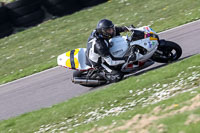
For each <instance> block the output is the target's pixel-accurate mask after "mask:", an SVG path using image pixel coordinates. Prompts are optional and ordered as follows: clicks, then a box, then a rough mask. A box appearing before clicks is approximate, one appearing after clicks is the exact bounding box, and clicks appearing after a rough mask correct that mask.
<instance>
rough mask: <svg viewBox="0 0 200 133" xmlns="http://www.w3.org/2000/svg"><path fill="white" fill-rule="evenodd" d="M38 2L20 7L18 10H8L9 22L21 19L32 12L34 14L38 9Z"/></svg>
mask: <svg viewBox="0 0 200 133" xmlns="http://www.w3.org/2000/svg"><path fill="white" fill-rule="evenodd" d="M40 6H41V5H40V2H39V1H35V2H32V3H30V4H28V5H26V6H20V7H18V8H9V7H8V9H9V17H10V19H11V20H15V19H17V18H18V17H22V16H25V15H27V14H30V13H32V12H35V11H37V10H39V9H40Z"/></svg>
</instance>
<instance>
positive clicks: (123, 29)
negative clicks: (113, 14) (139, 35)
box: [115, 26, 128, 34]
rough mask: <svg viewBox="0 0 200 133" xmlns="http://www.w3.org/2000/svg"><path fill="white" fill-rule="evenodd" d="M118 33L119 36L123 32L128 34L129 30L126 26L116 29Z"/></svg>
mask: <svg viewBox="0 0 200 133" xmlns="http://www.w3.org/2000/svg"><path fill="white" fill-rule="evenodd" d="M115 30H116V33H117V34H119V33H121V32H127V31H128V29H127V28H126V27H125V26H121V27H117V26H116V27H115Z"/></svg>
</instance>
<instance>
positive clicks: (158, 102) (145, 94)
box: [0, 55, 200, 133]
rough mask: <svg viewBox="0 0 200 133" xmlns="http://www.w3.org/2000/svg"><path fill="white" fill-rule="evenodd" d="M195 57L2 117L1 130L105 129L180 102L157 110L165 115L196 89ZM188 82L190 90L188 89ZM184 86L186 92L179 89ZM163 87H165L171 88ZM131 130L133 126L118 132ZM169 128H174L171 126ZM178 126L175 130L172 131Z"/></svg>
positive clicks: (198, 65) (198, 67)
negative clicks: (29, 110)
mask: <svg viewBox="0 0 200 133" xmlns="http://www.w3.org/2000/svg"><path fill="white" fill-rule="evenodd" d="M199 58H200V55H196V56H194V57H190V58H189V59H185V60H182V61H180V62H177V63H174V64H171V65H168V66H165V67H163V68H161V69H157V70H153V71H150V72H147V73H145V74H142V75H140V76H133V77H130V78H128V79H126V80H123V81H121V82H119V83H115V84H111V85H109V86H107V87H106V88H102V89H100V90H96V91H93V92H90V93H88V94H84V95H82V96H80V97H76V98H72V99H70V100H68V101H66V102H64V103H60V104H58V105H54V106H52V107H50V108H45V109H41V110H39V111H34V112H31V113H26V114H24V115H21V116H18V117H16V118H11V119H9V120H5V121H1V122H0V132H2V133H7V132H9V131H10V132H13V133H21V132H26V133H29V132H30V133H32V132H36V131H37V133H39V130H41V131H42V130H43V131H45V132H52V131H53V130H55V131H56V132H60V131H64V132H72V133H74V132H79V133H80V132H84V131H89V130H91V129H93V128H94V127H96V129H103V128H104V127H108V129H109V130H112V129H115V128H116V127H119V126H122V125H124V124H125V123H126V122H127V121H128V120H130V119H131V118H132V117H134V116H135V115H137V114H141V115H143V114H148V115H150V116H151V115H152V113H151V112H152V110H153V109H154V108H155V107H157V106H160V107H161V108H162V110H164V109H166V108H167V107H169V106H171V105H173V104H178V106H177V107H175V108H172V109H171V110H168V111H165V112H164V111H163V112H160V113H159V114H158V116H160V115H164V114H166V113H169V112H170V111H173V110H176V109H180V108H182V107H184V106H186V105H190V104H189V103H187V104H185V103H184V102H185V101H188V100H189V99H191V98H192V97H194V96H196V95H197V94H200V88H199V87H200V62H199ZM166 85H167V86H166ZM194 87H196V88H194ZM175 88H176V89H175ZM191 88H193V90H190V89H191ZM183 91H187V92H185V93H183ZM166 92H169V94H167V93H166ZM156 94H157V95H156ZM158 94H159V95H158ZM161 95H162V96H161ZM173 95H175V96H173ZM159 96H161V97H159ZM170 97H171V98H170ZM162 98H164V99H162ZM134 103H135V104H134ZM114 110H115V111H114ZM123 111H124V112H123ZM191 112H193V113H195V114H197V113H199V111H198V110H192V111H191ZM188 114H189V113H187V112H186V114H178V115H177V116H173V117H177V118H173V117H172V118H170V120H174V119H178V120H179V118H180V117H181V116H179V115H183V116H184V117H187V116H188ZM185 119H186V118H184V120H185ZM178 120H177V121H178ZM179 121H180V124H178V123H177V127H178V126H180V127H181V126H184V125H183V124H182V123H181V120H179ZM159 122H160V121H154V124H153V125H154V126H155V125H156V123H159ZM112 123H115V125H113V127H110V126H111V125H112ZM161 123H165V124H166V125H167V124H168V126H169V127H170V126H171V125H172V124H171V123H170V122H169V120H167V119H166V120H165V119H163V120H162V119H161ZM174 123H175V122H174ZM170 124H171V125H170ZM101 127H102V128H101ZM173 127H174V126H173ZM192 127H193V128H190V127H188V129H185V130H184V131H188V130H189V129H191V131H197V130H198V129H199V126H198V124H193V125H192ZM149 128H150V129H149V130H153V131H154V130H155V129H154V127H149ZM108 129H107V130H108ZM167 129H168V128H167ZM129 130H131V128H127V129H124V130H119V131H117V132H126V131H129ZM170 131H172V130H171V129H170ZM176 131H177V130H173V132H176ZM94 132H97V131H94ZM100 132H104V131H100Z"/></svg>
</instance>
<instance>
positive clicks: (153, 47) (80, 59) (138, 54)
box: [57, 26, 182, 87]
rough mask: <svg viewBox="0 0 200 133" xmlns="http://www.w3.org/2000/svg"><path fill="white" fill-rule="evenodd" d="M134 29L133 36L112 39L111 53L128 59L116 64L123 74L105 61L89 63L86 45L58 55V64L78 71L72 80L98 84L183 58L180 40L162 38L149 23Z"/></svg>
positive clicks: (74, 73)
mask: <svg viewBox="0 0 200 133" xmlns="http://www.w3.org/2000/svg"><path fill="white" fill-rule="evenodd" d="M132 28H133V29H134V30H132V32H131V35H130V36H128V35H127V36H116V37H113V38H111V39H110V40H109V42H110V45H111V46H110V48H109V51H110V53H111V55H112V56H114V57H116V58H126V59H127V60H126V62H125V63H124V64H122V65H120V66H116V69H118V70H119V71H120V74H119V73H113V72H112V71H113V70H112V69H111V68H109V67H108V66H106V65H105V64H104V63H102V64H101V66H100V67H92V66H89V65H87V64H86V60H87V57H86V48H78V49H74V50H71V51H68V52H66V53H64V54H61V55H59V56H58V58H57V63H58V65H59V66H62V67H66V68H69V69H73V70H75V71H74V72H73V77H72V82H73V83H75V84H80V85H83V86H87V87H96V86H101V85H104V84H107V83H111V82H115V81H120V80H121V79H123V76H124V75H125V74H130V73H133V72H137V71H139V70H141V69H144V68H147V67H149V66H151V65H152V64H154V63H155V62H159V63H169V62H173V61H176V60H178V59H179V58H180V57H181V55H182V49H181V47H180V46H179V45H178V44H177V43H175V42H171V41H166V40H163V39H162V40H160V39H159V37H158V34H157V33H156V32H155V31H154V30H153V29H151V28H150V27H149V26H143V27H139V28H135V27H134V26H132ZM141 33H142V34H141ZM132 57H134V58H135V60H134V61H130V59H131V58H132Z"/></svg>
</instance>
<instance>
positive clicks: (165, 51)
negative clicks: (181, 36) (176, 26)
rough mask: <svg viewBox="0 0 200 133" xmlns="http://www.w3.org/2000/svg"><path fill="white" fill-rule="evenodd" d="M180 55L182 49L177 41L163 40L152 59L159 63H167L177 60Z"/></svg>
mask: <svg viewBox="0 0 200 133" xmlns="http://www.w3.org/2000/svg"><path fill="white" fill-rule="evenodd" d="M181 55H182V49H181V47H180V46H179V45H178V44H177V43H175V42H171V41H164V42H163V44H162V45H160V46H159V47H158V50H157V52H155V54H154V55H153V56H152V59H153V60H154V61H156V62H159V63H169V62H173V61H176V60H178V59H179V58H180V57H181Z"/></svg>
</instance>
